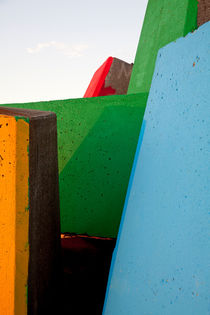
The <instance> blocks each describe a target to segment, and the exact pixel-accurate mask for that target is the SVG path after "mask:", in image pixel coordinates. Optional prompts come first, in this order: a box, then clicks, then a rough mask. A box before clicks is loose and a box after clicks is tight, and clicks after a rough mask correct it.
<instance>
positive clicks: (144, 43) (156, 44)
mask: <svg viewBox="0 0 210 315" xmlns="http://www.w3.org/2000/svg"><path fill="white" fill-rule="evenodd" d="M196 20H197V0H171V1H166V0H149V2H148V6H147V11H146V15H145V19H144V24H143V28H142V31H141V36H140V40H139V45H138V49H137V52H136V58H135V63H134V67H133V71H132V75H131V79H130V84H129V88H128V94H131V93H142V92H143V93H144V92H147V93H148V92H149V90H150V86H151V81H152V76H153V72H154V68H155V61H156V57H157V53H158V50H159V49H160V48H161V47H163V46H165V45H166V44H168V43H170V42H172V41H174V40H176V39H177V38H179V37H181V36H185V35H186V34H187V33H189V32H191V31H193V30H194V29H195V28H196V26H197V22H196Z"/></svg>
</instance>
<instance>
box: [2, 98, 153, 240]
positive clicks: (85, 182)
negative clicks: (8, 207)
mask: <svg viewBox="0 0 210 315" xmlns="http://www.w3.org/2000/svg"><path fill="white" fill-rule="evenodd" d="M147 96H148V95H147V94H136V95H121V96H107V97H96V98H83V99H72V100H64V101H52V102H39V103H27V104H13V105H11V104H9V105H4V106H10V107H18V108H30V109H37V110H45V111H53V112H55V113H56V114H57V122H58V157H59V172H60V175H59V181H60V202H61V230H62V232H71V233H87V234H89V235H95V236H106V237H116V235H117V231H118V226H119V222H120V218H121V212H122V209H123V205H124V199H125V195H126V191H127V185H128V181H129V176H130V171H131V167H132V164H133V158H134V154H135V150H136V145H137V141H138V136H139V132H140V127H141V122H142V118H143V114H144V109H145V106H146V100H147ZM46 158H47V157H46ZM43 211H44V209H43Z"/></svg>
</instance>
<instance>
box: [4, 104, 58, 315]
mask: <svg viewBox="0 0 210 315" xmlns="http://www.w3.org/2000/svg"><path fill="white" fill-rule="evenodd" d="M0 117H5V118H4V119H7V120H9V119H10V120H12V121H13V125H14V126H13V128H12V126H10V125H11V124H12V121H11V122H7V124H8V125H6V122H5V126H6V127H5V128H7V129H8V130H9V136H10V137H9V139H10V138H11V137H14V143H11V146H10V147H11V148H10V151H11V150H13V151H14V160H13V161H10V162H11V163H7V164H8V165H4V166H2V167H5V168H8V169H9V168H10V167H11V165H12V167H13V168H14V174H15V180H14V181H13V185H12V187H13V188H14V193H12V190H11V189H12V187H10V189H9V190H8V192H5V191H4V190H1V198H0V206H1V218H0V220H2V216H3V214H2V212H3V211H4V208H5V207H3V205H4V200H13V199H14V206H13V208H12V209H11V210H12V211H13V212H14V217H15V218H16V219H15V220H14V222H13V224H12V223H11V224H10V225H11V227H9V229H11V228H12V226H14V231H15V235H14V236H13V243H14V244H13V246H10V247H9V248H8V249H7V250H8V253H9V257H10V256H11V252H13V251H14V253H15V258H14V261H13V263H14V266H13V267H14V270H15V277H14V283H15V289H14V290H13V291H12V294H13V295H14V297H13V300H14V311H12V312H9V307H12V303H11V305H10V306H8V312H7V311H6V313H5V312H4V311H3V310H2V309H1V307H2V303H0V310H2V311H0V313H1V314H17V315H19V314H21V315H24V314H30V315H40V314H46V312H50V313H53V311H54V310H55V306H56V302H57V301H58V299H57V296H58V292H59V291H56V290H58V284H59V283H58V280H59V272H60V267H61V265H60V217H59V215H60V213H59V193H58V159H57V127H56V115H55V114H54V113H49V112H40V111H31V110H22V109H13V108H5V107H1V108H0ZM2 127H4V124H2ZM13 134H14V135H13ZM5 141H6V140H5ZM5 141H4V139H2V143H3V144H4V143H5ZM2 149H3V148H2ZM1 151H2V154H3V155H5V153H4V150H1ZM10 156H11V154H10V152H7V153H6V158H8V157H10ZM10 174H12V172H11V170H9V173H8V176H10V177H11V175H10ZM8 176H7V177H8ZM6 180H9V179H7V178H5V181H6ZM10 184H11V183H10ZM10 186H11V185H10ZM2 191H3V192H4V194H3V193H2ZM6 194H9V195H8V198H6V197H5V196H6ZM9 207H11V204H10V205H9V206H7V207H6V210H7V216H9V213H10V212H12V211H9V209H10V208H9ZM2 224H3V223H2ZM5 225H6V223H5ZM4 232H5V231H4ZM5 237H6V238H8V239H9V238H10V234H9V233H7V234H6V235H5V233H4V238H5ZM1 274H2V272H1ZM3 274H5V275H6V279H7V277H8V276H7V273H3ZM7 282H8V280H7V281H6V283H7ZM4 286H6V284H4ZM2 292H4V290H1V293H0V297H1V295H2ZM0 299H1V298H0Z"/></svg>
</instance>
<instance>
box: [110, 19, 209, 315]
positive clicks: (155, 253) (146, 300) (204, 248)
mask: <svg viewBox="0 0 210 315" xmlns="http://www.w3.org/2000/svg"><path fill="white" fill-rule="evenodd" d="M209 47H210V23H207V24H204V25H203V26H202V27H200V28H199V29H198V30H197V31H195V32H194V33H192V34H189V35H188V36H187V37H185V38H180V39H178V40H177V41H176V43H171V44H169V45H168V46H166V47H165V48H163V49H161V50H160V51H159V53H158V57H157V63H156V69H155V73H154V76H153V82H152V87H151V90H150V95H149V98H148V104H147V108H146V112H145V116H144V126H145V129H144V130H142V139H143V140H142V144H141V146H140V149H139V152H138V154H137V156H136V159H135V165H134V170H135V171H134V172H133V173H134V176H133V178H132V179H131V181H130V185H129V191H128V195H127V199H126V204H125V208H124V213H123V219H122V223H121V227H120V232H119V237H118V241H117V248H116V250H115V255H114V259H113V261H112V268H111V273H110V278H109V286H108V290H107V297H106V302H105V307H104V315H108V314H113V315H118V314H121V315H122V314H126V315H127V314H129V315H136V314H156V315H168V314H170V315H177V314H181V315H198V314H202V315H208V314H209V305H210V296H209V291H210V274H209V261H210V251H209V246H210V238H209V231H210V212H209V209H210V194H209V189H210V167H209V161H210V138H209V137H210V107H209V98H210V88H209V82H210V68H209V64H210V51H209ZM143 131H144V133H143Z"/></svg>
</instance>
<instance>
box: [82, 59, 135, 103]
mask: <svg viewBox="0 0 210 315" xmlns="http://www.w3.org/2000/svg"><path fill="white" fill-rule="evenodd" d="M132 68H133V64H129V63H127V62H124V61H122V60H120V59H117V58H113V57H109V58H108V59H107V60H106V61H105V62H104V63H103V64H102V66H101V67H100V68H99V69H98V70H97V71H96V72H95V74H94V75H93V78H92V80H91V82H90V84H89V86H88V88H87V91H86V92H85V95H84V97H96V96H107V95H121V94H127V90H128V85H129V82H130V77H131V72H132Z"/></svg>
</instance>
